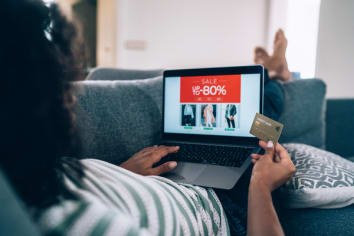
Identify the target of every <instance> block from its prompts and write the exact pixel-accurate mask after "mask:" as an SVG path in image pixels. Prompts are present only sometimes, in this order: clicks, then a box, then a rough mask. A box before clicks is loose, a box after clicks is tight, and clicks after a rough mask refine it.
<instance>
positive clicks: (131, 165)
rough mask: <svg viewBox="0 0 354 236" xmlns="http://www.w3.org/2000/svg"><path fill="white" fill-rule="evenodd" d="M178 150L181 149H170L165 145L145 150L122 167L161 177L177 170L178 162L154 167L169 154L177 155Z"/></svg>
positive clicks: (141, 173)
mask: <svg viewBox="0 0 354 236" xmlns="http://www.w3.org/2000/svg"><path fill="white" fill-rule="evenodd" d="M178 149H179V147H168V146H164V145H162V146H153V147H148V148H144V149H143V150H141V151H140V152H138V153H136V154H134V155H133V156H132V157H131V158H129V159H128V160H127V161H125V162H123V163H122V164H121V165H120V167H122V168H124V169H127V170H130V171H132V172H134V173H136V174H140V175H145V176H146V175H161V174H163V173H166V172H168V171H171V170H173V169H174V168H176V166H177V162H175V161H169V162H166V163H164V164H162V165H159V166H157V167H154V168H153V165H154V164H155V163H157V162H159V161H160V160H161V159H162V158H163V157H165V156H167V155H168V154H169V153H176V152H177V151H178Z"/></svg>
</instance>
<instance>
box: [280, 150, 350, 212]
mask: <svg viewBox="0 0 354 236" xmlns="http://www.w3.org/2000/svg"><path fill="white" fill-rule="evenodd" d="M284 147H285V148H286V149H287V150H288V152H289V154H290V155H291V159H292V161H293V162H294V165H295V166H296V173H295V175H294V176H293V178H292V179H291V180H290V181H288V182H287V183H286V184H285V185H284V186H283V187H282V188H281V189H280V194H281V198H283V201H281V202H282V203H283V204H282V205H283V206H286V207H289V208H307V207H316V208H338V207H345V206H348V205H351V204H353V203H354V163H353V162H351V161H348V160H346V159H344V158H342V157H340V156H338V155H336V154H333V153H330V152H327V151H324V150H321V149H318V148H314V147H311V146H308V145H304V144H285V145H284Z"/></svg>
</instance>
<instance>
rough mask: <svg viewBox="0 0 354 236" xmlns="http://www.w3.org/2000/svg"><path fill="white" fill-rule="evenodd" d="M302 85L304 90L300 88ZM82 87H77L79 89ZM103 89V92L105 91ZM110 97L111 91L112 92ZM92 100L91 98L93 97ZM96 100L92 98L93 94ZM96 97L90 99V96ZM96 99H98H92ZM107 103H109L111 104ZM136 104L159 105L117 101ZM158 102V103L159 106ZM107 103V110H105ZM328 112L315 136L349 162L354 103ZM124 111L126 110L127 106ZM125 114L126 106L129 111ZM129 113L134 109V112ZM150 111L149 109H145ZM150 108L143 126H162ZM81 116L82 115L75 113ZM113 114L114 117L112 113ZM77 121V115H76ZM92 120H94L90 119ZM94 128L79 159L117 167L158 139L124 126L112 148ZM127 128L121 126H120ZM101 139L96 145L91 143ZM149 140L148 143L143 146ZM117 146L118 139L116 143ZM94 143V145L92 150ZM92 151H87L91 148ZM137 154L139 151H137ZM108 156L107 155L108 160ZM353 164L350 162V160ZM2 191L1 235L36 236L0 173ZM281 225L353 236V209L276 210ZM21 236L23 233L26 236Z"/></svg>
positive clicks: (138, 75)
mask: <svg viewBox="0 0 354 236" xmlns="http://www.w3.org/2000/svg"><path fill="white" fill-rule="evenodd" d="M161 73H162V71H161V70H150V71H142V70H140V71H138V70H118V69H110V68H100V69H95V70H92V71H91V73H90V74H89V75H88V78H87V79H88V80H131V79H137V80H144V79H146V78H151V77H155V76H159V75H161ZM301 83H303V84H304V85H301ZM306 83H307V82H299V87H300V88H301V86H305V85H306ZM121 85H122V86H123V88H122V91H123V92H127V94H129V93H128V92H129V91H127V90H129V88H128V87H124V86H125V84H124V83H123V84H121ZM152 86H153V85H151V86H150V87H149V86H148V87H147V88H146V89H151V91H153V88H152ZM79 87H80V86H79ZM101 90H105V88H104V86H103V87H102V88H101ZM106 90H107V94H106V96H107V98H101V100H99V101H100V102H102V106H100V107H99V108H98V109H99V112H100V115H102V116H105V117H107V116H109V115H112V114H111V113H110V111H107V110H108V108H109V104H111V103H112V101H111V100H114V99H115V97H113V96H112V98H109V96H110V95H109V94H110V93H111V92H112V91H113V90H112V91H108V90H109V89H106ZM113 92H114V91H113ZM91 95H93V94H91ZM83 96H86V97H87V96H90V93H88V92H87V91H86V92H85V93H84V94H83V93H82V92H80V91H79V92H78V100H79V103H80V106H81V108H80V109H85V106H87V107H86V112H85V116H87V117H86V118H85V117H82V111H81V118H82V120H81V121H80V122H79V128H80V129H82V130H84V129H88V127H89V125H90V122H92V120H90V116H96V115H97V114H93V113H92V112H90V108H89V107H88V106H89V104H90V103H89V102H88V103H87V104H85V103H84V102H83V100H82V97H83ZM95 96H96V95H95ZM93 97H94V96H93ZM93 99H94V100H96V99H97V98H93ZM110 99H111V100H110ZM139 99H140V100H144V101H145V102H146V101H150V102H151V103H155V102H157V103H159V99H160V97H159V95H158V94H153V95H151V96H145V94H144V93H142V94H139V95H138V94H137V95H136V98H134V97H126V99H124V101H120V102H121V103H120V104H121V106H122V107H123V105H126V104H129V103H130V102H136V101H139ZM160 102H161V101H160ZM107 104H108V105H107ZM325 105H326V112H325V113H324V114H323V115H324V118H325V119H324V121H323V122H325V126H324V127H325V130H324V132H322V133H321V132H320V133H318V135H321V134H323V135H324V134H325V140H326V142H325V146H326V149H327V150H329V151H331V152H334V153H337V154H340V155H341V156H343V157H345V158H348V159H351V158H353V157H354V138H353V135H352V134H354V125H353V124H352V120H353V119H352V117H354V99H328V100H327V101H326V102H325ZM125 108H126V106H125ZM128 109H129V106H128ZM132 109H133V108H132ZM149 109H150V108H149ZM151 109H152V110H153V112H151V114H149V115H150V116H151V118H150V119H149V120H148V121H147V123H149V124H151V125H150V126H151V127H155V126H156V127H158V126H159V124H160V121H159V120H160V119H161V117H155V116H156V114H157V113H158V110H159V109H161V106H160V105H157V106H155V105H152V107H151ZM116 110H118V111H119V112H120V113H124V112H127V111H126V110H122V111H121V110H120V109H119V107H118V108H117V109H116ZM79 113H80V112H79ZM114 115H115V114H114ZM79 118H80V114H79ZM91 118H92V117H91ZM97 124H98V126H97V127H96V130H95V131H92V132H96V133H95V134H96V135H94V136H92V135H91V137H90V135H87V134H85V135H86V138H85V140H84V141H85V142H87V143H89V144H87V145H86V146H90V147H87V149H86V150H85V151H86V154H85V153H84V154H83V157H86V156H87V155H89V156H88V157H94V158H100V159H105V160H106V161H110V162H113V163H117V164H118V163H119V161H117V159H116V156H115V155H117V152H116V151H115V150H116V149H118V150H121V153H124V152H125V153H126V155H129V154H131V152H133V151H134V150H135V149H137V147H140V146H145V145H150V144H152V143H153V142H155V141H157V140H158V138H159V137H158V133H159V132H158V128H156V129H157V131H156V130H153V128H151V129H149V130H145V134H140V132H139V131H136V132H135V130H134V129H130V128H129V127H123V129H122V132H126V133H127V132H129V134H130V135H129V136H130V137H132V138H131V140H130V141H131V142H130V143H124V140H118V141H121V142H116V144H117V145H114V146H117V147H112V144H109V143H110V140H111V139H114V138H115V137H114V136H115V135H117V134H115V133H114V132H113V133H112V132H110V133H107V132H106V134H105V133H99V132H100V130H107V129H111V127H110V126H109V124H108V125H107V120H105V119H99V121H98V123H97ZM121 125H122V126H125V124H121ZM95 139H100V140H95ZM135 140H136V141H135ZM146 140H147V141H146ZM115 141H117V140H115ZM135 142H136V143H139V145H140V146H136V145H135V146H134V145H132V143H135ZM91 144H92V145H91ZM90 148H91V149H90ZM97 149H102V150H104V151H106V153H108V154H107V155H106V156H105V155H100V152H99V151H97V152H96V150H97ZM135 151H138V150H135ZM110 154H111V155H110ZM352 160H354V159H352ZM0 192H1V202H2V206H6V207H2V209H1V210H0V235H38V232H37V231H36V227H35V226H34V225H33V223H31V220H30V218H29V216H28V214H27V212H26V211H25V210H24V207H23V205H22V203H21V201H20V200H19V199H18V198H17V197H16V196H15V194H14V193H13V192H12V190H11V186H10V185H9V184H8V183H7V180H6V178H4V177H3V176H2V175H1V173H0ZM278 213H279V218H280V221H281V223H282V225H283V227H284V230H285V233H286V234H287V235H354V205H351V206H349V207H345V208H340V209H331V210H328V209H291V210H289V209H285V208H279V209H278ZM24 232H26V233H25V234H24Z"/></svg>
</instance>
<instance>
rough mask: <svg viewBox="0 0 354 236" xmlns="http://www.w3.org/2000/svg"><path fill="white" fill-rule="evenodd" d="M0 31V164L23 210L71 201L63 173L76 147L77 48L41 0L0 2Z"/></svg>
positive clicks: (72, 34) (56, 13)
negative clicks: (61, 199)
mask: <svg viewBox="0 0 354 236" xmlns="http://www.w3.org/2000/svg"><path fill="white" fill-rule="evenodd" d="M0 28H1V39H0V53H1V54H0V83H1V85H0V109H1V115H0V137H1V140H0V141H1V142H0V165H1V168H2V169H3V170H4V172H5V173H6V175H7V176H8V178H9V180H10V181H11V182H12V184H13V186H14V188H15V190H16V191H17V192H18V193H19V195H20V196H21V198H22V199H23V200H24V201H25V203H26V204H27V205H28V206H30V207H36V208H44V207H47V206H48V205H51V204H54V203H55V202H57V201H58V199H59V197H61V196H63V195H70V192H69V191H68V190H67V188H66V187H65V186H64V183H63V176H62V171H61V170H62V169H63V166H62V165H63V162H65V161H67V160H68V159H65V158H63V157H64V156H72V155H74V154H75V152H77V151H78V148H77V147H78V146H79V145H78V144H79V142H78V139H77V138H75V137H76V132H75V129H74V116H73V111H72V109H73V103H74V97H73V95H72V87H71V83H70V82H71V81H75V80H81V79H83V76H84V68H85V64H84V63H83V61H84V60H82V57H81V55H82V52H83V50H82V46H81V45H82V44H81V43H80V40H78V38H79V37H78V33H77V30H76V28H75V26H74V24H73V23H70V22H69V21H68V20H67V19H66V17H64V15H63V14H61V13H60V10H59V8H58V6H57V5H55V4H52V5H50V6H48V5H46V4H44V3H43V2H42V1H40V0H15V1H14V0H1V1H0ZM71 162H75V163H73V164H74V165H75V166H76V167H77V170H78V171H79V172H78V173H81V174H80V175H82V173H83V172H82V171H80V170H82V166H81V165H80V163H79V162H78V161H71Z"/></svg>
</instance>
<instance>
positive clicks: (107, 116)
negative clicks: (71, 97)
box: [75, 77, 162, 164]
mask: <svg viewBox="0 0 354 236" xmlns="http://www.w3.org/2000/svg"><path fill="white" fill-rule="evenodd" d="M75 86H76V88H77V92H76V96H77V99H78V102H77V105H76V117H77V118H76V120H77V128H78V132H79V134H80V136H81V140H82V143H83V145H82V153H81V155H80V157H82V158H83V157H90V158H97V159H101V160H105V161H109V162H112V163H116V164H117V163H121V162H123V161H125V160H126V159H128V158H129V157H130V156H132V155H133V154H134V153H135V152H137V151H139V150H141V149H142V148H144V147H146V146H151V145H153V144H156V143H157V142H158V141H159V139H160V133H161V126H162V123H161V116H162V115H161V107H162V77H157V78H153V79H147V80H132V81H82V82H76V83H75Z"/></svg>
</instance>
